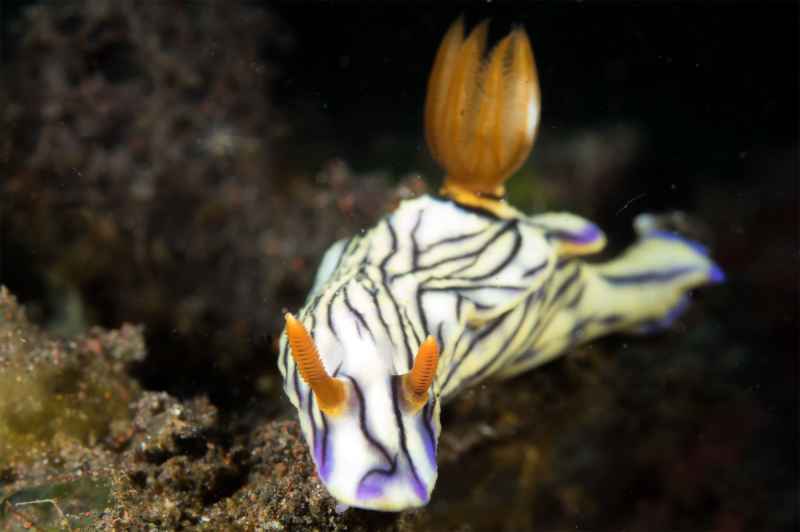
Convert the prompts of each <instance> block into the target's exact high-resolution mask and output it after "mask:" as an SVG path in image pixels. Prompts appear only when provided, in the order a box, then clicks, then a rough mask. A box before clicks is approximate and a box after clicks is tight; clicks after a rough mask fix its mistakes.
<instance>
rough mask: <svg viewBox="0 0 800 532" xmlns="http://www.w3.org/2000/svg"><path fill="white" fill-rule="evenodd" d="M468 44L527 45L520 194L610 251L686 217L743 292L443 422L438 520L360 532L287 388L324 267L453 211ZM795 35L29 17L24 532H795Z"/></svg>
mask: <svg viewBox="0 0 800 532" xmlns="http://www.w3.org/2000/svg"><path fill="white" fill-rule="evenodd" d="M462 11H463V12H464V13H465V15H466V18H467V21H468V23H469V24H474V23H475V22H477V21H478V20H480V19H481V18H482V17H492V19H493V26H492V28H493V29H492V32H491V34H490V39H491V40H494V39H496V38H497V37H500V36H501V35H502V34H503V33H504V32H505V31H507V29H508V28H509V27H510V25H511V24H512V23H519V24H523V25H524V26H525V27H526V29H527V31H528V33H529V34H530V36H531V40H532V42H533V46H534V51H535V55H536V61H537V64H538V69H539V77H540V82H541V87H542V94H543V114H542V123H541V127H540V131H539V136H538V140H537V143H536V146H535V147H534V151H533V154H532V156H531V158H530V159H529V160H528V162H527V163H526V164H525V165H524V166H523V168H522V169H521V170H520V171H519V172H518V173H517V175H516V176H515V177H514V178H513V179H512V181H511V182H510V183H509V201H511V202H512V203H514V204H515V205H516V206H518V207H519V208H521V209H523V210H525V211H527V212H543V211H545V210H567V211H571V212H575V213H576V214H579V215H581V216H584V217H586V218H589V219H591V220H593V221H595V222H596V223H597V224H598V225H600V226H601V227H602V228H603V229H604V230H605V231H606V233H607V235H608V237H609V242H610V245H609V250H608V252H607V256H612V255H613V254H614V253H616V252H618V251H619V250H620V249H622V248H623V247H624V246H625V245H627V244H628V243H630V242H631V241H632V239H633V232H632V229H631V224H632V220H633V219H634V218H635V216H636V215H638V214H640V213H642V212H666V211H678V210H679V211H683V212H685V213H687V215H688V217H687V218H686V220H687V221H686V223H685V224H683V226H682V227H681V228H680V229H681V230H682V231H683V232H684V233H686V234H688V235H690V236H692V237H693V238H696V239H698V240H700V241H702V242H703V243H704V244H706V245H707V246H708V247H709V248H710V250H711V253H712V256H713V257H714V258H715V260H716V261H717V262H718V264H719V265H720V266H721V267H722V269H723V270H724V271H725V272H726V275H727V281H726V283H725V284H723V285H720V286H714V287H709V288H707V289H702V290H698V291H697V292H696V293H693V294H692V306H691V309H690V310H689V311H688V312H687V314H685V315H684V316H682V317H681V318H680V319H679V320H678V321H677V323H675V325H674V326H673V327H672V328H671V329H670V330H669V331H666V332H664V333H661V334H658V335H655V336H649V337H627V336H622V335H616V336H611V337H608V338H604V339H602V340H599V341H596V342H594V343H592V344H589V345H586V346H582V347H579V348H577V349H576V350H575V351H574V352H572V353H570V354H569V355H568V356H566V357H563V358H561V359H559V360H558V361H557V362H554V363H552V364H549V365H547V366H546V367H543V368H541V369H539V370H536V371H534V372H530V373H527V374H524V375H521V376H519V377H516V378H514V379H512V380H511V381H508V382H505V383H502V384H497V383H492V382H489V383H486V384H482V385H480V386H478V387H476V388H474V389H471V390H468V391H466V392H465V393H463V394H462V395H461V396H460V397H458V398H457V399H455V400H454V401H453V402H452V403H450V404H448V405H447V406H446V408H445V412H444V415H443V418H442V424H443V434H442V438H441V440H440V446H439V451H438V455H439V456H438V459H439V482H438V485H437V487H436V490H435V492H434V494H433V498H432V500H431V502H430V504H429V505H428V506H427V507H425V508H422V509H420V510H415V511H410V512H404V513H401V514H382V513H376V512H367V511H360V510H348V511H346V512H344V513H337V512H336V511H335V501H334V500H333V499H332V498H331V497H329V496H328V495H327V494H326V492H325V490H324V488H323V487H322V486H321V484H320V483H319V481H318V480H317V478H316V475H315V472H314V467H313V464H312V463H311V461H310V458H309V456H308V452H307V448H306V445H305V443H304V441H303V440H302V437H301V436H300V434H299V428H298V424H297V422H296V418H295V416H294V413H293V411H292V408H291V406H290V405H289V403H288V401H287V400H286V399H285V398H284V397H283V394H282V392H281V383H280V378H279V375H278V372H277V367H276V365H275V345H276V337H277V334H278V332H279V331H280V327H281V310H282V309H285V308H286V309H296V308H298V307H299V306H300V305H301V304H302V301H303V298H304V297H305V293H306V292H307V290H308V289H309V287H310V285H311V281H312V279H313V274H314V271H315V268H316V265H317V263H318V261H319V259H320V256H321V254H322V253H323V252H324V250H325V249H326V247H327V246H328V245H330V243H332V242H333V241H334V240H336V239H338V238H343V237H346V236H348V235H350V234H352V233H354V232H356V231H359V230H362V229H364V228H366V227H369V226H370V225H371V224H373V223H375V222H376V221H377V220H378V219H379V218H380V217H381V216H382V215H383V214H384V213H386V212H388V210H390V209H391V208H392V207H393V206H395V205H396V204H397V202H398V201H400V200H401V199H402V198H404V197H410V196H414V195H418V194H421V193H424V192H425V191H435V190H436V189H437V186H438V183H439V180H440V175H441V174H440V171H439V170H438V169H437V168H436V166H435V164H434V163H433V162H432V161H431V159H430V157H429V155H428V153H427V149H426V147H425V143H424V137H423V134H422V130H421V127H422V126H421V116H422V104H423V100H424V91H425V83H426V76H427V72H428V69H429V68H430V64H431V61H432V58H433V54H434V51H435V49H436V46H437V44H438V41H439V39H440V38H441V36H442V35H443V33H444V31H445V29H446V28H447V26H448V25H449V24H450V22H451V21H452V20H453V19H455V17H456V16H457V15H458V14H459V13H460V12H462ZM797 15H798V12H797V7H796V6H795V5H791V4H789V3H773V4H768V5H759V6H756V5H755V4H752V5H740V6H722V5H713V6H692V5H683V4H681V5H669V4H663V5H659V6H656V7H644V6H632V5H626V4H615V5H604V6H589V5H585V4H583V3H581V4H574V5H568V6H555V5H535V6H528V5H523V4H502V5H499V6H497V5H494V4H491V3H490V4H481V5H479V6H467V7H465V6H463V5H460V6H449V5H437V7H433V6H432V5H425V4H408V5H403V4H394V5H391V6H384V7H367V6H359V5H355V4H346V5H329V4H313V3H309V4H302V5H301V6H297V5H293V4H289V3H286V4H281V3H278V4H275V5H271V6H263V7H261V6H255V5H254V4H253V3H249V2H248V3H233V4H222V3H212V2H189V3H178V2H174V3H173V2H144V3H135V4H134V3H133V2H127V1H121V2H110V1H109V2H105V1H97V2H85V3H80V2H74V3H73V2H52V3H49V2H29V1H22V2H20V1H17V2H4V3H3V11H2V45H3V54H2V57H3V64H2V80H3V81H2V84H0V131H2V134H0V175H1V176H2V179H0V216H1V219H0V221H2V226H0V230H1V232H0V237H1V238H2V240H1V241H0V250H1V251H2V254H1V255H0V259H1V260H2V263H1V264H0V266H1V267H2V269H1V270H0V284H2V285H3V286H4V287H5V288H3V289H2V291H0V530H27V529H31V528H34V529H39V530H62V529H72V530H77V529H102V530H145V529H148V530H195V529H205V530H256V529H258V530H459V531H480V530H514V531H516V530H520V531H523V530H597V531H602V530H608V531H612V530H614V531H616V530H628V531H637V530H642V531H658V530H715V531H725V532H735V531H745V530H748V531H751V530H757V531H758V530H761V531H778V530H794V529H796V527H797V525H798V521H797V519H798V516H797V502H798V479H797V475H798V469H797V466H798V463H797V456H798V454H797V450H798V442H797V422H798V413H797V397H798V395H797V376H798V371H797V370H798V368H797V355H798V300H799V299H798V295H800V294H798V292H799V291H800V288H799V282H798V266H799V264H798V262H799V260H798V259H800V246H799V245H798V227H800V224H798V136H797V116H798V114H797V98H798V96H797V95H798V90H797V89H798V87H797V64H798V62H797V47H796V43H797V36H798V31H797V24H798V16H797Z"/></svg>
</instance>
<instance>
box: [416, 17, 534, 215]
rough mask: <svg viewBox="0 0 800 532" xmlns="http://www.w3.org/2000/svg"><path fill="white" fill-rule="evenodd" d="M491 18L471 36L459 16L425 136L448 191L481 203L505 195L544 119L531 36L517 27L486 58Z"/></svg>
mask: <svg viewBox="0 0 800 532" xmlns="http://www.w3.org/2000/svg"><path fill="white" fill-rule="evenodd" d="M487 30H488V22H487V21H484V22H482V23H481V24H479V25H478V26H477V27H476V28H475V29H474V30H473V31H472V33H470V34H469V36H468V37H467V38H466V39H464V22H463V19H461V18H459V19H458V20H457V21H456V22H455V23H454V24H453V25H452V26H451V27H450V29H449V30H448V31H447V34H446V35H445V37H444V39H443V40H442V44H441V46H440V47H439V51H438V52H437V54H436V59H435V60H434V64H433V69H432V70H431V76H430V80H429V81H428V95H427V99H426V102H425V133H426V137H427V140H428V146H429V147H430V150H431V152H432V154H433V157H434V159H436V161H437V162H438V163H439V164H440V165H442V167H443V168H444V170H445V172H446V176H445V180H444V186H443V187H442V189H441V193H442V194H443V195H446V196H449V197H452V198H453V199H455V200H456V201H459V202H461V203H466V204H469V205H474V206H484V204H485V202H486V200H489V201H490V202H491V200H497V199H501V198H502V197H503V195H504V193H505V187H504V186H503V183H504V182H505V181H506V179H508V178H509V176H511V174H512V173H514V171H516V170H517V169H518V168H519V167H520V166H521V165H522V163H523V162H524V161H525V159H526V158H527V157H528V154H529V153H530V150H531V147H532V146H533V139H534V136H535V134H536V127H537V125H538V123H539V111H540V98H539V80H538V77H537V75H536V66H535V64H534V59H533V51H532V50H531V45H530V41H529V40H528V36H527V34H526V33H525V30H524V29H522V28H516V29H514V30H512V31H511V33H510V34H508V35H507V36H506V37H505V38H504V39H503V40H501V41H500V42H499V43H498V44H497V45H496V46H495V47H494V49H493V50H492V51H491V53H490V54H489V55H488V57H486V58H484V51H485V48H486V34H487Z"/></svg>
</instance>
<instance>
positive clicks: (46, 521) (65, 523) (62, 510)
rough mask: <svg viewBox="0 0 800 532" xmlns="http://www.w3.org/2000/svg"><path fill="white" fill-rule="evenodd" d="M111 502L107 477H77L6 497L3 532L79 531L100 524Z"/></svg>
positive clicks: (0, 522) (0, 514)
mask: <svg viewBox="0 0 800 532" xmlns="http://www.w3.org/2000/svg"><path fill="white" fill-rule="evenodd" d="M111 501H112V481H111V479H110V478H108V477H95V476H77V477H75V478H68V479H63V480H61V481H54V482H52V483H49V484H42V485H37V486H31V487H27V488H23V489H20V490H17V491H15V492H13V493H11V494H9V495H8V496H5V497H3V496H2V493H0V527H2V530H28V529H30V528H32V527H35V529H36V530H78V529H84V530H85V529H87V528H88V527H90V526H92V525H93V524H95V523H96V522H97V518H98V516H99V515H100V514H101V513H102V512H104V511H105V509H106V507H107V506H108V504H109V503H110V502H111Z"/></svg>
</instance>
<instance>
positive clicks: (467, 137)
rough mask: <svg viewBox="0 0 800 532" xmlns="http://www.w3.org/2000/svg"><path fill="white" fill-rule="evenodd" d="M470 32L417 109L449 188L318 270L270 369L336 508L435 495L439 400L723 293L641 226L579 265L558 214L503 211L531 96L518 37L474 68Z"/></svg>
mask: <svg viewBox="0 0 800 532" xmlns="http://www.w3.org/2000/svg"><path fill="white" fill-rule="evenodd" d="M486 34H487V26H486V24H485V23H484V24H481V25H479V26H478V28H477V29H475V30H474V31H473V32H472V33H471V34H470V35H469V37H467V38H466V39H465V38H464V35H463V24H462V22H461V21H457V22H456V23H455V24H454V25H453V26H452V27H451V28H450V30H449V31H448V33H447V35H446V36H445V38H444V40H443V42H442V45H441V47H440V49H439V52H438V53H437V57H436V61H435V63H434V66H433V69H432V73H431V78H430V83H429V86H428V99H427V102H426V110H425V126H426V133H427V138H428V144H429V146H430V148H431V152H432V154H433V156H434V158H436V159H437V161H438V162H439V163H440V164H441V165H442V167H443V168H445V170H446V172H447V176H446V178H445V183H444V186H443V188H442V190H441V194H442V195H441V196H440V197H432V196H422V197H420V198H417V199H413V200H409V201H405V202H403V203H402V204H401V205H400V207H399V208H398V209H397V210H396V211H395V212H393V213H391V214H389V215H387V216H386V217H385V218H384V219H383V220H382V221H380V222H379V223H378V224H377V225H376V226H375V227H374V228H372V229H371V230H369V231H367V232H366V233H364V234H363V235H356V236H354V237H353V238H351V239H349V240H347V241H342V242H337V243H336V244H334V245H333V246H332V247H331V249H330V250H329V251H328V252H327V254H326V255H325V257H324V258H323V261H322V265H321V266H320V269H319V272H318V274H317V279H316V282H315V284H314V287H313V289H312V291H311V293H310V294H309V296H308V299H307V301H306V303H305V306H304V307H303V308H302V309H301V310H300V311H299V313H298V314H297V318H295V317H294V316H292V315H291V314H287V316H286V320H287V326H286V331H285V334H284V335H283V336H282V337H281V344H280V355H279V362H278V365H279V367H280V371H281V374H282V375H283V378H284V390H285V392H286V395H287V396H288V397H289V399H290V401H291V402H292V404H293V405H294V406H295V408H297V412H298V416H299V418H300V425H301V427H302V430H303V434H304V436H305V438H306V440H307V441H308V445H309V448H310V450H311V455H312V457H313V459H314V463H315V464H316V467H317V471H318V473H319V477H320V479H321V480H322V482H323V483H324V484H325V486H326V488H327V489H328V491H329V492H330V493H331V495H333V496H334V497H335V498H336V499H338V501H339V502H340V503H343V504H346V505H350V506H357V507H360V508H369V509H374V510H394V511H397V510H403V509H406V508H412V507H416V506H421V505H424V504H426V503H427V502H428V500H429V499H430V496H431V492H432V490H433V487H434V484H435V483H436V477H437V473H436V448H437V441H438V438H439V433H440V431H441V427H440V424H439V413H440V407H441V402H442V400H444V399H446V398H448V397H451V396H453V395H455V394H456V393H458V391H459V390H461V389H463V388H465V387H467V386H471V385H473V384H476V383H478V382H480V381H482V380H484V379H487V378H490V377H495V378H505V377H510V376H512V375H516V374H518V373H520V372H522V371H525V370H527V369H530V368H533V367H534V366H537V365H539V364H542V363H545V362H547V361H548V360H551V359H552V358H554V357H555V356H557V355H559V354H560V353H563V352H565V351H567V350H569V349H570V348H571V347H573V346H575V345H576V344H579V343H581V342H585V341H587V340H590V339H592V338H594V337H596V336H599V335H601V334H606V333H609V332H613V331H630V332H641V331H648V330H653V329H659V328H663V327H666V326H668V325H669V324H670V323H671V322H672V321H673V320H674V319H675V318H676V317H677V316H678V315H679V314H680V312H681V311H682V310H683V309H684V308H685V306H686V305H685V303H686V301H687V299H686V297H687V296H686V295H685V294H686V292H687V291H688V290H689V289H691V288H693V287H696V286H699V285H701V284H704V283H709V282H718V281H721V280H722V272H721V271H720V270H719V269H718V268H717V267H716V266H715V265H714V264H713V262H711V261H710V260H709V258H708V257H707V253H706V251H705V249H704V248H702V247H701V246H699V245H698V244H695V243H693V242H690V241H687V240H684V239H682V238H681V237H679V236H677V235H675V234H673V233H669V232H665V231H662V230H660V229H659V228H658V223H654V218H652V217H643V218H640V220H639V221H638V222H637V226H636V227H637V231H638V232H639V240H638V242H637V243H635V244H634V245H633V246H632V247H631V248H629V249H628V251H627V252H626V253H624V254H623V255H622V256H621V257H619V258H618V259H616V260H613V261H611V262H607V263H605V264H595V265H590V264H586V263H584V262H583V261H582V260H580V257H581V256H582V255H587V254H590V253H594V252H597V251H599V250H600V249H602V247H603V245H604V244H605V237H604V236H603V234H602V232H601V231H600V230H598V229H597V227H595V226H594V225H593V224H591V223H589V222H587V221H586V220H584V219H582V218H580V217H578V216H574V215H571V214H566V213H551V214H542V215H538V216H526V215H524V214H522V213H520V212H518V211H516V210H515V209H514V208H512V207H510V206H509V205H507V204H506V203H505V202H503V201H502V200H501V197H502V195H503V192H504V186H503V183H504V181H505V179H506V178H507V177H508V176H509V175H510V174H511V173H513V171H514V170H516V169H517V168H518V167H519V166H520V165H521V164H522V162H523V161H524V160H525V158H526V157H527V155H528V152H529V151H530V148H531V146H532V144H533V136H534V133H535V131H536V126H537V123H538V118H539V109H540V105H539V88H538V83H537V76H536V70H535V65H534V62H533V53H532V51H531V48H530V43H529V41H528V38H527V36H526V35H525V32H524V30H522V29H520V28H518V29H515V30H513V31H512V32H511V33H510V34H509V35H508V36H507V37H505V38H504V39H502V40H501V41H500V43H498V45H497V46H495V48H494V49H493V51H492V52H491V54H490V55H489V56H488V57H487V58H483V49H484V45H485V40H486Z"/></svg>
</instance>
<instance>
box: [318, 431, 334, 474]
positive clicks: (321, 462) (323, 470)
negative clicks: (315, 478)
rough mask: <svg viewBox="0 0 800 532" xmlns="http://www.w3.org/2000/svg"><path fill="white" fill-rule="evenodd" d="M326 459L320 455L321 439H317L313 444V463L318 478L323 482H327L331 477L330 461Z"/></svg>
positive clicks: (331, 467) (331, 465) (331, 466)
mask: <svg viewBox="0 0 800 532" xmlns="http://www.w3.org/2000/svg"><path fill="white" fill-rule="evenodd" d="M327 458H328V457H327V456H324V455H323V453H322V438H317V441H315V442H314V462H316V463H317V473H319V478H321V479H322V480H323V481H324V482H327V481H328V479H329V478H330V476H331V470H332V469H333V464H332V463H331V462H332V461H331V460H328V459H327Z"/></svg>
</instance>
